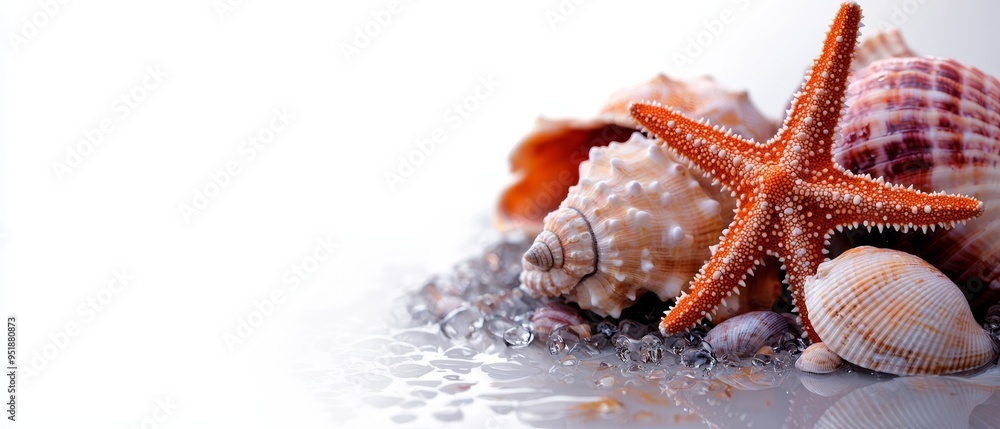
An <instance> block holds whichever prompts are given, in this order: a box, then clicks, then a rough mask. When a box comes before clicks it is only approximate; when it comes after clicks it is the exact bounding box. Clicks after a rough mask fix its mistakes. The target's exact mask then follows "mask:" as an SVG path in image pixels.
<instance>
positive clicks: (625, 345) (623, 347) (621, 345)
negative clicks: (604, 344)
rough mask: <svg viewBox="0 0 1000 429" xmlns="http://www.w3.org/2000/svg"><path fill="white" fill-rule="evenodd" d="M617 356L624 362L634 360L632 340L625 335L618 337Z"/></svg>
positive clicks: (616, 340) (616, 344) (616, 341)
mask: <svg viewBox="0 0 1000 429" xmlns="http://www.w3.org/2000/svg"><path fill="white" fill-rule="evenodd" d="M615 354H616V355H618V359H619V360H621V361H622V362H628V361H630V360H632V357H631V354H632V340H630V339H629V338H628V337H626V336H625V335H620V336H618V338H617V339H615Z"/></svg>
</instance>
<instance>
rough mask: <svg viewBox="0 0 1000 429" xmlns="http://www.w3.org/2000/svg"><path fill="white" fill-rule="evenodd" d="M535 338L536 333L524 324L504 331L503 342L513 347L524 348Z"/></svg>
mask: <svg viewBox="0 0 1000 429" xmlns="http://www.w3.org/2000/svg"><path fill="white" fill-rule="evenodd" d="M533 339H535V335H534V334H532V333H531V330H529V329H527V328H525V327H523V326H515V327H513V328H510V329H508V330H507V331H506V332H504V333H503V342H504V343H506V344H507V347H510V348H512V349H523V348H524V347H526V346H527V345H528V344H531V340H533Z"/></svg>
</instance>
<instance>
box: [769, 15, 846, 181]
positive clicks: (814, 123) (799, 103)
mask: <svg viewBox="0 0 1000 429" xmlns="http://www.w3.org/2000/svg"><path fill="white" fill-rule="evenodd" d="M860 23H861V7H860V6H858V5H857V4H855V3H844V4H843V5H841V7H840V10H839V11H838V13H837V16H836V18H834V21H833V24H832V25H831V27H830V31H829V32H828V33H827V35H826V40H825V41H824V42H823V51H822V53H821V54H820V56H819V57H818V58H816V60H814V61H813V64H812V67H811V68H810V71H809V72H808V73H807V74H806V78H805V81H804V82H803V83H802V88H801V90H800V91H799V92H798V93H797V94H796V95H795V97H794V98H793V100H792V102H791V109H790V110H789V112H788V116H787V117H786V118H785V121H784V124H783V125H782V127H781V130H780V131H778V135H777V137H776V138H775V139H774V141H775V142H777V143H778V144H779V145H780V146H779V149H780V150H782V151H783V152H784V154H783V157H785V158H786V159H789V160H791V159H794V160H796V161H797V162H799V163H802V164H803V165H813V166H816V167H819V166H827V165H829V164H830V162H831V161H830V159H831V158H830V155H831V154H830V153H829V149H830V147H831V144H832V141H833V137H834V133H836V132H837V130H838V128H837V122H838V120H839V119H840V116H841V115H842V113H843V112H842V109H843V106H844V94H845V92H846V91H847V78H848V75H849V74H850V68H851V59H852V58H853V57H854V48H855V46H856V45H857V38H858V28H859V26H860Z"/></svg>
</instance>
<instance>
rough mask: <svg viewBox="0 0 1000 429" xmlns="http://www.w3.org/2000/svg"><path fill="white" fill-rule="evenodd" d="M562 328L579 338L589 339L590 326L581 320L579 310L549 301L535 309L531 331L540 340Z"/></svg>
mask: <svg viewBox="0 0 1000 429" xmlns="http://www.w3.org/2000/svg"><path fill="white" fill-rule="evenodd" d="M563 326H565V327H567V328H568V329H570V330H571V331H572V332H574V333H576V334H577V335H579V336H580V338H583V339H590V325H588V324H587V323H586V321H584V320H583V317H581V316H580V310H578V309H576V308H573V307H571V306H568V305H566V304H563V303H561V302H556V301H550V302H546V303H545V304H543V305H542V306H541V307H539V308H537V309H535V312H534V314H532V315H531V329H532V330H533V331H535V332H536V333H537V334H538V335H539V336H541V337H542V338H547V337H548V336H549V334H551V333H552V332H553V331H555V330H556V329H558V328H560V327H563Z"/></svg>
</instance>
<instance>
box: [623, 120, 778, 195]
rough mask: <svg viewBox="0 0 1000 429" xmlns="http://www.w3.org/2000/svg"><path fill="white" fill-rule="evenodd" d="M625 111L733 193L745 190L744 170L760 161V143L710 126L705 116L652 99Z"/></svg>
mask: <svg viewBox="0 0 1000 429" xmlns="http://www.w3.org/2000/svg"><path fill="white" fill-rule="evenodd" d="M629 113H630V114H631V115H632V117H633V118H635V120H636V122H638V123H639V124H640V125H641V126H643V127H644V128H645V129H646V130H648V131H649V132H651V133H652V134H655V135H656V136H657V137H659V138H660V139H661V140H663V142H664V143H666V145H667V146H668V147H670V148H671V149H673V150H674V151H675V152H676V153H677V154H678V155H680V156H681V157H682V158H684V159H686V160H688V161H690V162H691V163H692V164H694V165H695V167H697V168H698V169H700V170H701V171H703V172H705V173H706V174H709V175H711V176H712V177H713V178H714V179H716V180H718V181H719V182H720V183H722V184H723V185H725V186H726V187H728V188H729V189H730V190H733V191H735V192H737V193H742V192H744V191H748V190H749V189H744V188H746V186H745V185H743V182H744V180H743V179H744V177H745V175H746V173H745V172H746V171H749V170H750V169H753V168H754V166H756V165H760V164H762V163H763V160H762V159H761V158H760V154H759V152H760V150H759V147H760V146H762V145H761V144H760V143H753V142H750V141H747V140H744V139H742V138H740V137H739V136H737V135H735V134H733V133H732V132H731V131H729V130H724V129H722V127H721V126H715V127H711V128H710V127H709V125H708V122H707V120H705V121H704V123H702V122H703V121H695V120H693V119H691V118H688V117H687V116H684V115H683V114H682V113H680V112H678V111H676V110H674V109H671V108H669V107H664V106H662V105H660V104H659V103H655V102H654V103H651V102H635V103H632V104H630V105H629Z"/></svg>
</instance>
